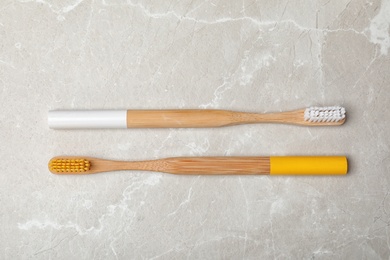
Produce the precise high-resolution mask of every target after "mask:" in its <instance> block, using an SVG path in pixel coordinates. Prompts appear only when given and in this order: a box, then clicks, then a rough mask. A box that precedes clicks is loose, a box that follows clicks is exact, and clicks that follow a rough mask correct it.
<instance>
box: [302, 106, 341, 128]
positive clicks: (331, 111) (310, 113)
mask: <svg viewBox="0 0 390 260" xmlns="http://www.w3.org/2000/svg"><path fill="white" fill-rule="evenodd" d="M304 120H305V121H306V122H309V123H313V124H321V125H323V124H337V125H341V124H343V123H344V122H345V108H344V107H340V106H331V107H309V108H306V109H305V112H304Z"/></svg>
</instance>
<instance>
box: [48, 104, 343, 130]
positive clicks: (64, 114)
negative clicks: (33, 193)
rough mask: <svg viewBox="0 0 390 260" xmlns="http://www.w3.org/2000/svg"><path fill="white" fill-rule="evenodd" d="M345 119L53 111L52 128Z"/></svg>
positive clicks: (322, 111)
mask: <svg viewBox="0 0 390 260" xmlns="http://www.w3.org/2000/svg"><path fill="white" fill-rule="evenodd" d="M345 119H346V115H345V108H343V107H340V106H331V107H309V108H306V109H300V110H294V111H288V112H279V113H263V114H261V113H247V112H237V111H228V110H209V109H208V110H200V109H199V110H54V111H49V115H48V124H49V127H50V128H53V129H77V128H168V127H169V128H185V127H220V126H229V125H238V124H253V123H283V124H295V125H306V126H332V125H334V126H335V125H342V124H343V123H344V122H345Z"/></svg>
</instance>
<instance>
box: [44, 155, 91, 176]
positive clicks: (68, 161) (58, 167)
mask: <svg viewBox="0 0 390 260" xmlns="http://www.w3.org/2000/svg"><path fill="white" fill-rule="evenodd" d="M90 169H91V162H90V161H89V160H86V159H83V158H60V157H58V158H53V159H51V160H50V162H49V170H50V171H51V172H52V173H55V174H67V173H68V174H72V173H74V174H83V173H88V171H89V170H90Z"/></svg>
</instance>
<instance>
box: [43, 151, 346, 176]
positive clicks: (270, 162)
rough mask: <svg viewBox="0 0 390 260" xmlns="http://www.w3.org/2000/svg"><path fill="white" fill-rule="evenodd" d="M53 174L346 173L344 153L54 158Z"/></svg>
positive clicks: (51, 168)
mask: <svg viewBox="0 0 390 260" xmlns="http://www.w3.org/2000/svg"><path fill="white" fill-rule="evenodd" d="M49 170H50V171H51V172H52V173H54V174H92V173H99V172H109V171H121V170H139V171H156V172H166V173H172V174H187V175H245V174H248V175H328V174H329V175H344V174H346V173H347V171H348V162H347V158H346V157H345V156H271V157H176V158H166V159H159V160H148V161H132V162H128V161H112V160H104V159H98V158H92V157H70V156H61V157H54V158H52V159H51V160H50V162H49Z"/></svg>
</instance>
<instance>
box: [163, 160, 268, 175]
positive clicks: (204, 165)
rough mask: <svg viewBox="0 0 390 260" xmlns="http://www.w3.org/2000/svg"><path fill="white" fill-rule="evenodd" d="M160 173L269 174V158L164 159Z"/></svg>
mask: <svg viewBox="0 0 390 260" xmlns="http://www.w3.org/2000/svg"><path fill="white" fill-rule="evenodd" d="M162 161H163V162H164V164H163V165H164V166H163V167H162V168H161V169H160V171H163V172H167V173H173V174H188V175H191V174H196V175H205V174H207V175H229V174H234V175H244V174H248V175H255V174H269V173H270V160H269V157H177V158H167V159H162Z"/></svg>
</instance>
